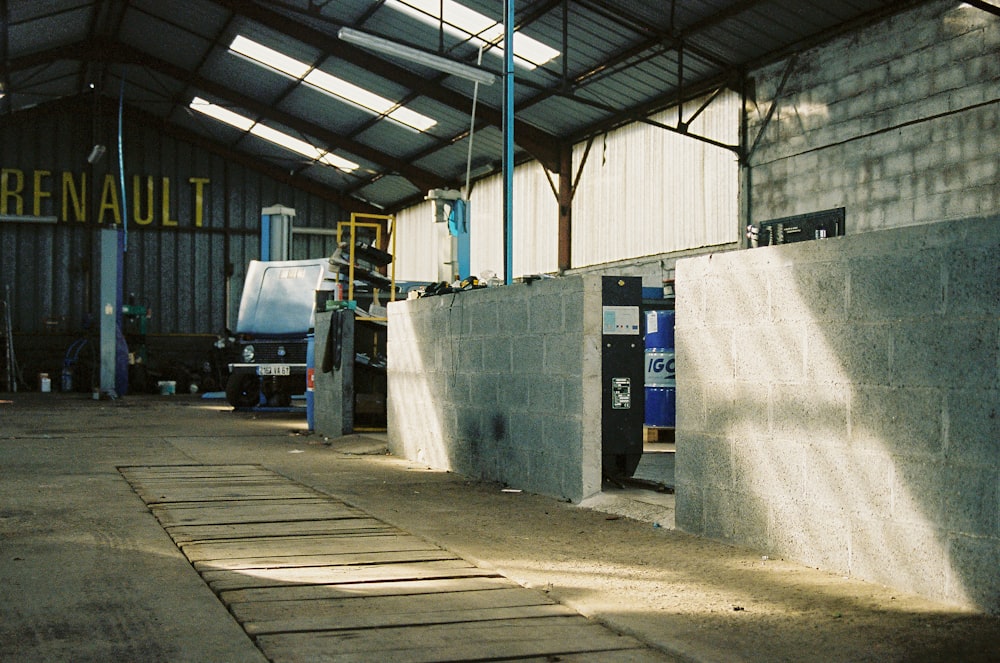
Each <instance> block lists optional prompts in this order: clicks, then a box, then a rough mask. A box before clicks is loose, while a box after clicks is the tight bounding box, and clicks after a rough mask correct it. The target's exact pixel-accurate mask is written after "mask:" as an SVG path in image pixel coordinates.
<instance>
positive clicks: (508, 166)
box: [503, 0, 514, 284]
mask: <svg viewBox="0 0 1000 663" xmlns="http://www.w3.org/2000/svg"><path fill="white" fill-rule="evenodd" d="M503 8H504V31H503V56H504V77H503V79H504V86H503V221H504V223H503V261H504V283H506V284H510V283H512V282H513V272H514V255H513V253H514V251H513V246H514V237H513V235H514V0H504V2H503Z"/></svg>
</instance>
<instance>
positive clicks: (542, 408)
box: [528, 374, 565, 416]
mask: <svg viewBox="0 0 1000 663" xmlns="http://www.w3.org/2000/svg"><path fill="white" fill-rule="evenodd" d="M563 382H565V378H562V377H559V376H555V375H546V374H542V375H534V376H532V377H531V379H530V380H529V382H528V402H529V404H530V407H531V409H532V410H533V411H535V412H542V413H546V414H549V415H553V416H555V415H559V414H561V413H563V412H565V410H564V409H563Z"/></svg>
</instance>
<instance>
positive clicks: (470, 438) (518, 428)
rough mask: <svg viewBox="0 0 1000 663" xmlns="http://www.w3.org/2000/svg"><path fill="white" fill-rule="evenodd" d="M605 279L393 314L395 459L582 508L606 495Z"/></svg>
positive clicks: (509, 289)
mask: <svg viewBox="0 0 1000 663" xmlns="http://www.w3.org/2000/svg"><path fill="white" fill-rule="evenodd" d="M600 316H601V291H600V277H599V276H587V277H582V276H571V277H562V278H558V279H543V280H540V281H536V282H534V283H532V284H530V285H528V284H513V285H510V286H504V287H500V288H488V289H482V290H471V291H465V292H462V293H458V294H451V295H444V296H438V297H428V298H423V299H418V300H409V301H405V302H396V303H393V304H390V305H389V332H388V382H389V394H388V436H389V449H390V451H391V452H392V453H394V454H396V455H399V456H402V457H405V458H408V459H411V460H414V461H418V462H420V463H424V464H426V465H428V466H431V467H434V468H439V469H447V470H453V471H456V472H460V473H462V474H465V475H467V476H472V477H476V478H481V479H485V480H491V481H499V482H501V483H504V484H507V485H509V486H511V487H514V488H520V489H523V490H527V491H530V492H534V493H539V494H543V495H550V496H553V497H556V498H560V499H568V500H571V501H574V502H579V501H580V500H582V499H585V498H586V497H589V496H591V495H593V494H595V493H597V492H599V491H600V488H601V449H600V439H601V436H600V399H601V393H600V370H601V362H600V334H601V317H600Z"/></svg>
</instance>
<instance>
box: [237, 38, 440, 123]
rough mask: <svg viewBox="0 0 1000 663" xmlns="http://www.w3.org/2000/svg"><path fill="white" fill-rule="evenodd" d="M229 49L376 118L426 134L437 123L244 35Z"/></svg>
mask: <svg viewBox="0 0 1000 663" xmlns="http://www.w3.org/2000/svg"><path fill="white" fill-rule="evenodd" d="M229 48H230V50H232V51H233V52H234V53H236V54H238V55H242V56H243V57H246V58H248V59H250V60H251V61H253V62H255V63H256V64H258V65H261V66H264V67H267V68H269V69H274V70H275V71H278V72H281V73H283V74H285V75H287V76H291V77H292V78H294V79H296V80H300V81H302V82H304V83H306V84H308V85H310V86H312V87H314V88H317V89H319V90H322V91H323V92H326V93H327V94H330V95H332V96H334V97H337V98H338V99H341V100H343V101H346V102H348V103H351V104H354V105H355V106H359V107H361V108H363V109H365V110H367V111H371V112H373V113H376V114H377V115H382V116H385V117H388V118H390V119H392V120H395V121H396V122H399V123H400V124H403V125H405V126H407V127H409V128H411V129H416V130H417V131H427V130H428V129H430V128H431V127H433V126H434V125H435V124H437V120H435V119H434V118H431V117H428V116H426V115H423V114H421V113H418V112H416V111H413V110H409V109H406V108H403V107H401V106H399V104H398V103H397V102H395V101H392V100H390V99H386V98H385V97H382V96H379V95H377V94H375V93H374V92H371V91H369V90H366V89H364V88H363V87H360V86H358V85H355V84H353V83H349V82H347V81H345V80H344V79H342V78H338V77H336V76H334V75H333V74H328V73H326V72H325V71H320V70H319V69H314V68H313V67H312V65H309V64H306V63H305V62H300V61H299V60H296V59H295V58H293V57H290V56H287V55H284V54H283V53H279V52H278V51H276V50H274V49H271V48H268V47H267V46H264V45H263V44H260V43H257V42H255V41H253V40H252V39H248V38H247V37H244V36H243V35H237V36H236V38H235V39H233V43H232V45H231V46H230V47H229Z"/></svg>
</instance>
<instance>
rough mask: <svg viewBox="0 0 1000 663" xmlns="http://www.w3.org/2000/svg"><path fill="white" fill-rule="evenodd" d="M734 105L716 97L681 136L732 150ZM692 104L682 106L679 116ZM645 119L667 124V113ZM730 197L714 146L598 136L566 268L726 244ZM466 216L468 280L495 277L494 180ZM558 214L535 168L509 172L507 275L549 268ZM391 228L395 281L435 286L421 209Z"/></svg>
mask: <svg viewBox="0 0 1000 663" xmlns="http://www.w3.org/2000/svg"><path fill="white" fill-rule="evenodd" d="M739 103H740V98H739V95H738V94H736V93H731V92H725V93H723V94H720V95H719V97H718V98H717V99H715V100H714V101H713V102H712V103H711V104H709V106H708V107H707V108H706V109H705V110H704V112H702V113H701V115H699V116H698V118H697V119H695V121H694V122H692V123H691V127H690V130H691V132H692V133H696V134H699V135H702V136H706V137H708V138H712V139H713V140H716V141H719V142H722V143H725V144H728V145H735V144H736V143H737V142H738V140H739ZM699 106H700V102H691V103H690V104H688V105H687V106H686V107H685V108H686V113H687V115H686V117H690V114H692V113H693V112H694V111H695V110H696V109H697V108H698V107H699ZM651 119H652V120H654V121H656V122H659V123H662V124H667V125H673V124H675V123H676V121H677V110H676V109H669V110H666V111H664V112H662V113H660V114H658V115H655V116H653V117H652V118H651ZM585 151H586V143H581V144H579V145H577V146H575V148H574V153H573V163H574V176H575V175H576V172H577V170H578V169H579V167H580V166H579V164H580V162H581V161H582V160H583V156H584V152H585ZM555 178H556V176H553V182H555V181H556V179H555ZM738 190H739V186H738V168H737V163H736V155H735V154H734V153H733V152H730V151H728V150H725V149H723V148H719V147H716V146H714V145H710V144H708V143H705V142H703V141H699V140H695V139H693V138H688V137H685V136H681V135H678V134H676V133H674V132H672V131H667V130H665V129H662V128H660V127H656V126H652V125H650V124H645V123H633V124H629V125H627V126H625V127H622V128H621V129H617V130H615V131H613V132H610V133H608V134H607V135H605V136H598V137H597V138H596V139H595V140H594V142H593V145H592V146H591V149H590V154H589V156H588V157H587V161H586V163H585V164H584V166H583V174H582V175H581V177H580V182H579V186H578V188H577V191H576V196H575V198H574V199H573V247H572V251H573V267H583V266H587V265H596V264H601V263H605V262H613V261H616V260H626V259H629V258H637V257H640V256H647V255H655V254H658V253H669V252H672V251H683V250H686V249H694V248H698V247H703V246H712V245H715V244H725V243H729V242H733V241H736V240H737V239H738V234H739V232H738V231H739V228H738ZM470 209H471V211H472V219H471V224H470V226H471V244H472V256H471V270H472V273H473V274H476V275H480V274H482V273H483V272H484V271H486V270H491V271H493V272H495V273H496V274H498V275H500V276H502V275H503V246H504V241H503V177H502V176H500V175H497V176H493V177H488V178H485V179H482V180H479V181H478V182H476V183H475V185H474V186H473V189H472V199H471V202H470ZM558 215H559V210H558V204H557V201H556V197H555V194H554V193H553V191H552V185H551V184H550V183H549V179H548V178H547V177H546V176H545V172H544V170H543V169H542V166H541V165H540V164H539V163H538V162H535V161H532V162H530V163H526V164H523V165H521V166H519V167H517V168H516V169H515V171H514V238H513V239H514V242H513V247H514V260H513V262H514V274H513V276H515V277H516V276H521V275H524V274H534V273H539V272H555V271H556V270H557V269H558V238H559V232H558V222H559V219H558ZM397 225H398V227H399V230H398V233H399V234H398V236H397V240H396V241H397V244H396V247H397V249H396V250H397V253H398V254H399V262H398V263H397V268H396V269H397V272H396V274H397V278H400V279H407V280H426V281H434V280H439V277H438V263H439V262H441V257H440V256H441V255H442V254H441V253H440V251H439V248H438V246H439V240H438V230H439V227H438V226H435V224H434V223H433V222H432V221H431V210H430V204H429V203H423V204H421V205H417V206H415V207H411V208H409V209H406V210H403V211H402V212H400V213H399V214H398V215H397ZM444 255H447V253H445V254H444Z"/></svg>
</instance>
